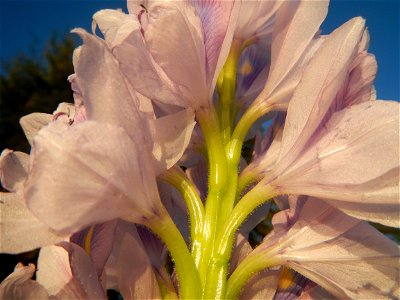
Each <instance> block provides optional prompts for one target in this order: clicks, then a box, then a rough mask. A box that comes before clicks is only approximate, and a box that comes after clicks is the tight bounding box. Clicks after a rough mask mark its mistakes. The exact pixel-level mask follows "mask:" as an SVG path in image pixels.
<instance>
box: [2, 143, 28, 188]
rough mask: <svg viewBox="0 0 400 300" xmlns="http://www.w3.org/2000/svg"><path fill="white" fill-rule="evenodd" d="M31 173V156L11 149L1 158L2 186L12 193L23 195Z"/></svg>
mask: <svg viewBox="0 0 400 300" xmlns="http://www.w3.org/2000/svg"><path fill="white" fill-rule="evenodd" d="M28 172H29V155H28V154H26V153H23V152H19V151H16V152H14V151H12V150H9V149H5V150H3V152H2V153H1V156H0V179H1V184H2V185H3V187H5V188H6V189H7V190H9V191H10V192H18V193H22V190H23V187H24V183H25V180H26V178H27V177H28Z"/></svg>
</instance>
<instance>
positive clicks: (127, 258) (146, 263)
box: [117, 234, 161, 299]
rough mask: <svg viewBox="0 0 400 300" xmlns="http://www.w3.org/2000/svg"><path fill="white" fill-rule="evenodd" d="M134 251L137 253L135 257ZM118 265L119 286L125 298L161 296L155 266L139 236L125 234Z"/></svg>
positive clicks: (153, 297)
mask: <svg viewBox="0 0 400 300" xmlns="http://www.w3.org/2000/svg"><path fill="white" fill-rule="evenodd" d="M132 253H135V256H134V257H132ZM117 266H118V269H119V275H120V276H119V288H120V291H121V294H122V296H123V297H124V299H155V298H161V295H160V290H159V287H158V284H157V281H156V277H155V274H154V271H153V268H152V266H151V263H150V260H149V258H148V256H147V254H146V250H145V248H144V247H143V244H142V242H141V241H140V238H139V236H136V237H133V236H132V235H129V234H126V235H125V236H124V238H123V240H122V244H121V248H120V251H119V256H118V262H117Z"/></svg>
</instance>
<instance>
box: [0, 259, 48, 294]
mask: <svg viewBox="0 0 400 300" xmlns="http://www.w3.org/2000/svg"><path fill="white" fill-rule="evenodd" d="M35 271H36V268H35V266H34V265H33V264H29V265H28V266H24V265H22V263H18V264H17V265H16V266H15V269H14V272H13V273H11V274H10V275H9V276H8V277H7V278H6V279H4V280H3V281H2V283H1V284H0V299H21V300H23V299H41V300H45V299H49V295H48V293H47V292H46V289H45V288H44V287H42V286H41V285H40V284H39V283H38V282H36V281H34V280H31V278H32V276H33V274H34V273H35Z"/></svg>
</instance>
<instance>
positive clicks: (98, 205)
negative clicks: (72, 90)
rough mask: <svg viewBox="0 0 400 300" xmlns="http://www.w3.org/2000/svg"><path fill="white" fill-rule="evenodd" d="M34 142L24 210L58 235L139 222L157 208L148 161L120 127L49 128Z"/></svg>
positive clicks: (88, 124) (55, 125)
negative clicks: (110, 223)
mask: <svg viewBox="0 0 400 300" xmlns="http://www.w3.org/2000/svg"><path fill="white" fill-rule="evenodd" d="M52 125H53V126H49V127H47V128H46V129H44V130H42V131H41V132H40V133H39V134H38V135H37V136H36V137H35V140H34V147H33V150H32V154H33V157H34V159H33V163H32V171H31V176H30V178H29V180H28V181H27V182H26V188H25V198H26V199H27V203H28V207H29V208H30V209H31V210H32V211H33V213H34V214H35V215H36V216H38V218H39V219H40V220H42V221H43V222H45V223H46V224H48V225H49V226H50V227H51V228H53V229H54V230H56V231H58V232H63V233H73V232H76V231H79V230H81V229H83V228H85V227H87V226H88V225H91V224H96V223H101V222H105V221H108V220H112V219H116V218H118V217H125V218H127V219H129V220H135V221H136V222H141V220H143V219H142V218H144V217H146V216H147V217H149V216H152V215H153V212H154V211H157V208H159V207H160V206H159V205H161V202H160V200H159V197H158V193H157V186H156V182H155V174H154V170H153V168H152V167H149V164H150V165H151V162H152V158H151V157H150V155H151V154H150V153H148V152H147V151H146V150H145V148H144V149H143V145H138V144H137V143H136V142H134V141H133V140H132V139H131V138H130V137H129V136H128V134H127V133H126V132H125V131H124V130H123V129H122V128H120V127H115V126H112V125H109V124H101V123H97V122H94V121H86V122H83V123H80V124H77V125H76V126H72V127H68V126H66V125H64V124H58V123H53V124H52Z"/></svg>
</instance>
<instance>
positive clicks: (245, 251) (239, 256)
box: [229, 233, 253, 274]
mask: <svg viewBox="0 0 400 300" xmlns="http://www.w3.org/2000/svg"><path fill="white" fill-rule="evenodd" d="M251 251H253V248H252V247H251V245H250V243H249V241H248V240H247V238H246V236H245V235H243V234H242V233H238V234H237V236H236V239H235V244H234V245H233V249H232V256H231V260H230V262H229V274H232V272H233V271H234V270H235V269H236V267H237V266H238V265H239V264H240V262H241V261H242V260H243V259H245V258H246V256H247V255H249V254H250V252H251Z"/></svg>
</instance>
